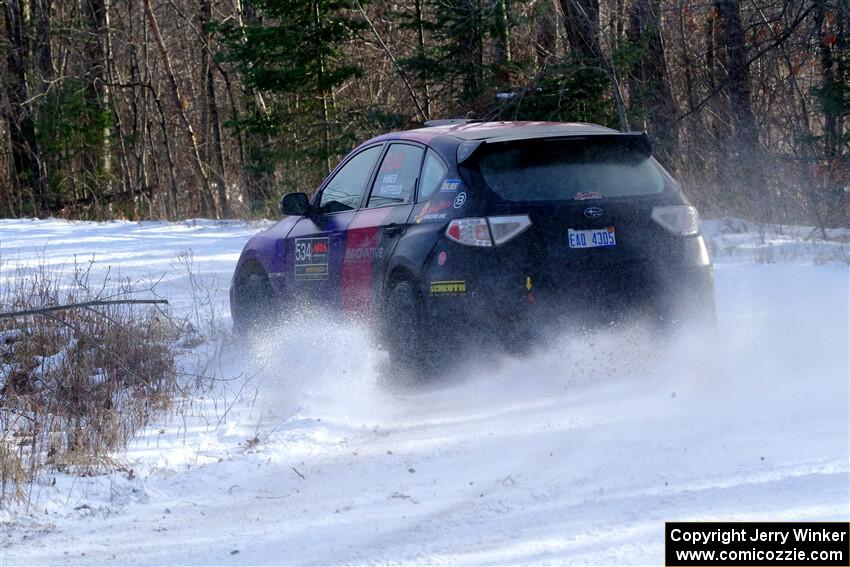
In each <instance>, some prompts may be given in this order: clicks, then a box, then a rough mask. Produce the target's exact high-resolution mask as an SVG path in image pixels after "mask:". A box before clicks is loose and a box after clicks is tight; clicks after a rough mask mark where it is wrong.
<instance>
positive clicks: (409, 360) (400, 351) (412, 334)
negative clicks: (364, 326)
mask: <svg viewBox="0 0 850 567" xmlns="http://www.w3.org/2000/svg"><path fill="white" fill-rule="evenodd" d="M384 338H385V342H386V346H387V350H388V351H389V355H390V362H391V363H392V365H393V366H394V367H395V368H398V369H403V370H413V371H417V372H419V371H422V370H424V369H425V368H426V366H427V362H428V348H427V346H428V339H429V337H428V334H427V333H426V332H425V329H424V325H423V317H422V302H421V300H420V297H419V293H418V292H417V291H416V289H415V288H414V286H413V285H412V284H410V283H409V282H406V281H403V282H400V283H398V284H396V285H395V287H394V288H393V290H392V291H391V292H390V295H389V297H388V298H387V305H386V309H385V311H384Z"/></svg>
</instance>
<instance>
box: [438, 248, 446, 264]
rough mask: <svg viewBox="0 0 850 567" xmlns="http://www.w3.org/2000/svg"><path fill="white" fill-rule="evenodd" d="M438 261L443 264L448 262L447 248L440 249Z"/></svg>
mask: <svg viewBox="0 0 850 567" xmlns="http://www.w3.org/2000/svg"><path fill="white" fill-rule="evenodd" d="M437 263H438V264H439V265H441V266H442V265H443V264H445V263H446V251H445V250H442V251H440V253H439V254H438V255H437Z"/></svg>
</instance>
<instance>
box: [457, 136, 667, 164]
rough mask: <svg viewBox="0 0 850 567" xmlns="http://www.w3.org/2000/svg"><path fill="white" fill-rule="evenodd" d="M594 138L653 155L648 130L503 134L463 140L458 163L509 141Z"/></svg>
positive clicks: (567, 140) (566, 140) (563, 140)
mask: <svg viewBox="0 0 850 567" xmlns="http://www.w3.org/2000/svg"><path fill="white" fill-rule="evenodd" d="M591 139H592V140H593V141H595V142H596V141H598V142H612V143H617V142H619V143H622V144H624V145H627V146H629V147H630V148H631V149H633V150H635V151H637V152H639V153H642V154H644V155H646V156H647V157H649V156H651V155H652V142H650V140H649V135H648V134H647V133H646V132H616V133H613V134H612V133H610V132H600V133H598V134H597V133H594V132H582V133H581V134H573V135H570V134H567V135H564V133H563V132H553V133H551V134H549V135H546V134H544V135H542V136H541V135H539V134H537V135H530V136H503V137H499V138H489V139H485V140H471V141H468V142H463V143H462V144H461V145H460V146H458V148H457V163H458V165H460V164H463V163H464V162H467V161H469V160H470V159H472V157H473V156H474V155H476V154H478V153H479V152H480V150H482V149H483V148H484V147H485V146H490V145H493V144H505V143H509V142H522V141H529V142H532V141H533V142H573V141H578V140H591Z"/></svg>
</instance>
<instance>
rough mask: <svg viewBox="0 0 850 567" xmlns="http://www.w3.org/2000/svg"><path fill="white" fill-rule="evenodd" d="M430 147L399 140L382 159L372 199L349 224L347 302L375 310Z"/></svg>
mask: <svg viewBox="0 0 850 567" xmlns="http://www.w3.org/2000/svg"><path fill="white" fill-rule="evenodd" d="M423 155H424V148H423V147H422V146H420V145H418V144H413V143H407V142H393V143H391V144H389V146H388V147H387V149H386V152H385V153H384V155H383V157H382V159H381V165H380V167H379V168H378V172H377V174H376V175H375V177H374V181H373V182H372V185H371V188H370V191H369V197H368V200H367V201H366V203H365V206H364V208H363V209H361V210H360V211H359V212H358V213H357V215H356V217H355V218H354V220H353V221H352V223H351V225H350V227H349V229H348V239H347V241H346V247H345V258H344V259H343V267H342V307H343V309H344V310H345V311H346V312H347V313H349V314H352V315H356V316H367V317H368V316H369V315H370V314H371V311H372V291H373V287H374V282H375V281H380V278H379V276H380V274H381V273H383V271H384V268H385V266H386V263H387V261H388V260H389V257H390V256H391V255H392V252H393V249H394V248H395V246H396V245H397V244H398V240H399V238H401V236H402V235H403V234H404V231H405V228H406V225H407V219H408V218H409V217H410V213H411V211H412V210H413V204H414V197H415V193H416V185H417V182H418V180H419V171H420V168H421V166H422V156H423Z"/></svg>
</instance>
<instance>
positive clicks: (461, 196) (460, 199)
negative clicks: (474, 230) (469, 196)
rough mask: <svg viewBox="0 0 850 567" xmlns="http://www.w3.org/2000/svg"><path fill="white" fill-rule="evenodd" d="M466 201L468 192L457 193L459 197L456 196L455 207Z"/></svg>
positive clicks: (457, 207)
mask: <svg viewBox="0 0 850 567" xmlns="http://www.w3.org/2000/svg"><path fill="white" fill-rule="evenodd" d="M464 203H466V193H464V192H460V193H458V194H457V197H455V200H454V208H456V209H459V208H461V207H462V206H463V205H464Z"/></svg>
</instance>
